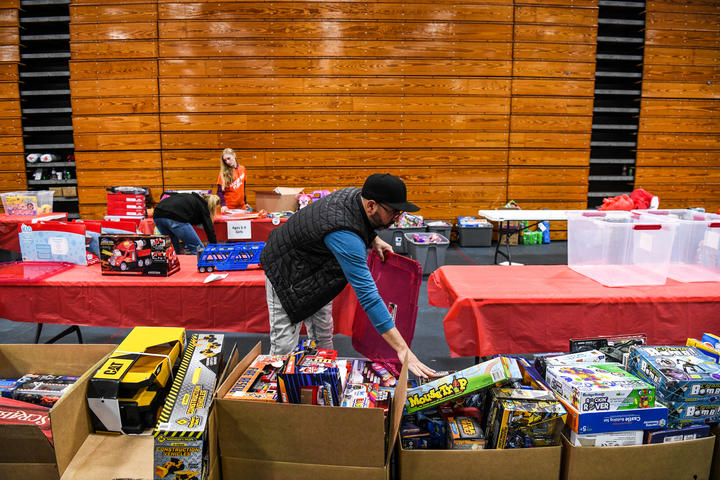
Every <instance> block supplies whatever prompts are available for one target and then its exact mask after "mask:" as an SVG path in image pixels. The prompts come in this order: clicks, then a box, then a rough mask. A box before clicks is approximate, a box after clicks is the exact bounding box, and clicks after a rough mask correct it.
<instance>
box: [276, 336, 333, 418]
mask: <svg viewBox="0 0 720 480" xmlns="http://www.w3.org/2000/svg"><path fill="white" fill-rule="evenodd" d="M336 358H337V351H335V350H323V349H316V348H315V344H314V342H310V341H308V340H301V341H300V342H299V343H298V346H297V347H296V348H295V350H294V351H293V352H292V353H291V354H290V355H289V356H288V359H287V360H286V362H285V365H283V367H282V369H281V371H280V373H279V374H278V389H279V392H280V401H281V402H282V403H305V404H310V405H329V406H338V405H340V402H341V400H342V393H343V385H342V382H341V377H340V374H341V372H340V369H339V368H338V365H337V363H336ZM344 371H346V369H345V367H343V372H344Z"/></svg>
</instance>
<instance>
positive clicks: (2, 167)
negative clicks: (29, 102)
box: [0, 0, 27, 192]
mask: <svg viewBox="0 0 720 480" xmlns="http://www.w3.org/2000/svg"><path fill="white" fill-rule="evenodd" d="M19 4H20V0H6V1H5V2H3V4H2V5H1V6H0V192H6V191H16V190H26V189H27V182H26V177H25V160H24V158H23V157H24V156H23V138H22V123H21V114H20V88H19V83H18V81H19V75H18V63H19V62H20V29H19V20H18V18H19V17H18V8H19Z"/></svg>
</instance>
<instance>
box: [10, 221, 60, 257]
mask: <svg viewBox="0 0 720 480" xmlns="http://www.w3.org/2000/svg"><path fill="white" fill-rule="evenodd" d="M43 219H44V220H67V213H43V214H40V215H5V214H3V215H0V249H1V250H10V251H12V252H19V251H20V240H18V225H20V224H21V223H28V222H32V221H33V220H35V221H37V220H43Z"/></svg>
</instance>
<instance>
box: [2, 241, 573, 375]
mask: <svg viewBox="0 0 720 480" xmlns="http://www.w3.org/2000/svg"><path fill="white" fill-rule="evenodd" d="M511 248H512V259H513V261H514V262H520V263H524V264H527V265H562V264H567V243H566V242H553V243H551V244H548V245H518V246H513V247H511ZM494 253H495V248H494V247H487V248H468V247H460V246H458V245H457V244H455V243H453V244H451V245H450V246H449V248H448V250H447V253H446V258H445V264H446V265H492V264H493V256H494ZM517 268H522V267H520V266H518V267H517ZM37 301H42V299H37ZM418 303H419V309H418V317H417V324H416V327H415V338H414V339H413V343H412V350H413V352H414V353H415V354H416V355H417V356H418V357H419V358H420V360H421V361H423V362H425V363H427V364H428V365H429V366H430V367H432V368H434V369H436V370H457V369H461V368H465V367H467V366H469V365H471V364H473V363H474V360H475V359H474V358H471V357H465V358H451V357H450V351H449V349H448V346H447V343H446V342H445V333H444V330H443V317H444V316H445V313H446V312H447V310H446V309H441V308H435V307H432V306H430V305H429V304H428V297H427V277H426V279H425V280H424V281H423V283H422V285H421V287H420V298H419V302H418ZM64 328H65V326H62V325H45V326H44V327H43V332H42V337H41V342H42V341H46V340H47V339H49V338H52V337H53V336H54V335H56V334H57V333H59V332H60V331H62V330H63V329H64ZM80 328H81V331H82V335H83V340H84V342H85V343H119V342H120V341H121V340H122V339H123V338H124V337H125V335H127V333H128V332H129V331H130V329H128V328H104V327H80ZM35 331H36V326H35V324H31V323H17V322H13V321H10V320H6V319H0V343H32V342H34V340H35ZM224 333H225V334H226V335H227V336H226V339H227V340H226V343H225V345H226V346H227V347H226V348H229V347H230V346H232V345H233V344H234V343H237V346H238V349H239V351H240V352H241V353H243V354H244V353H245V352H247V351H249V350H250V348H252V347H253V346H254V345H255V344H256V343H257V342H258V341H260V342H262V349H263V352H267V351H269V348H270V343H269V339H268V335H266V334H245V333H227V332H224ZM59 343H77V336H76V335H74V334H72V335H68V336H66V337H64V338H63V339H61V340H60V342H59ZM335 348H337V350H338V352H339V354H340V355H342V356H357V353H356V352H355V350H353V348H352V345H351V341H350V338H348V337H345V336H343V335H336V336H335Z"/></svg>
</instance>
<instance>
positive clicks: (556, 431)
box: [487, 388, 567, 449]
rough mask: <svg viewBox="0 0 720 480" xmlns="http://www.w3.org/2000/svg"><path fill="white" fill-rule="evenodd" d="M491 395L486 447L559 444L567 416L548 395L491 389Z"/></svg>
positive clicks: (527, 391) (526, 446)
mask: <svg viewBox="0 0 720 480" xmlns="http://www.w3.org/2000/svg"><path fill="white" fill-rule="evenodd" d="M492 396H493V400H492V405H491V407H490V413H489V415H490V417H489V419H488V427H487V430H488V432H487V435H488V438H489V441H490V448H497V449H506V448H529V447H547V446H554V445H559V444H560V434H561V432H562V428H563V426H564V423H565V416H566V415H567V413H566V411H565V409H564V408H563V406H562V405H561V404H560V402H558V400H557V398H556V397H555V395H554V394H553V393H552V392H548V391H545V390H526V389H521V388H493V390H492Z"/></svg>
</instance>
